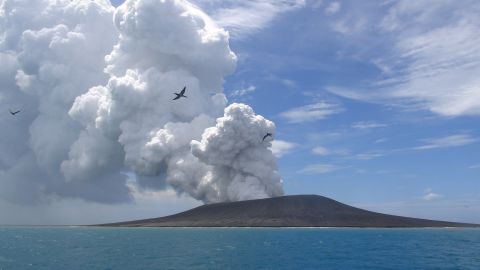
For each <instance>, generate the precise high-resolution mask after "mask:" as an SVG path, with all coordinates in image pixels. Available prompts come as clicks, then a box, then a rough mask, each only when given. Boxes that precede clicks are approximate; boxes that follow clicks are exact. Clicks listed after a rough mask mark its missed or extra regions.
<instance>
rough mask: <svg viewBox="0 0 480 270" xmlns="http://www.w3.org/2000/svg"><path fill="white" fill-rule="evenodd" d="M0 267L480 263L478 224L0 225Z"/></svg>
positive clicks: (349, 266)
mask: <svg viewBox="0 0 480 270" xmlns="http://www.w3.org/2000/svg"><path fill="white" fill-rule="evenodd" d="M0 269H2V270H3V269H402V270H405V269H472V270H478V269H480V230H479V229H326V228H325V229H322V228H315V229H287V228H286V229H273V228H270V229H269V228H262V229H260V228H256V229H254V228H251V229H249V228H245V229H233V228H224V229H223V228H222V229H207V228H204V229H203V228H200V229H181V228H178V229H171V228H163V229H162V228H68V227H0Z"/></svg>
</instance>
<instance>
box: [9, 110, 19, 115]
mask: <svg viewBox="0 0 480 270" xmlns="http://www.w3.org/2000/svg"><path fill="white" fill-rule="evenodd" d="M9 111H10V114H11V115H15V114H17V113H19V112H20V110H18V111H15V112H12V110H9Z"/></svg>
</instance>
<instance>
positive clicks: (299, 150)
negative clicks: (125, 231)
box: [0, 0, 480, 224]
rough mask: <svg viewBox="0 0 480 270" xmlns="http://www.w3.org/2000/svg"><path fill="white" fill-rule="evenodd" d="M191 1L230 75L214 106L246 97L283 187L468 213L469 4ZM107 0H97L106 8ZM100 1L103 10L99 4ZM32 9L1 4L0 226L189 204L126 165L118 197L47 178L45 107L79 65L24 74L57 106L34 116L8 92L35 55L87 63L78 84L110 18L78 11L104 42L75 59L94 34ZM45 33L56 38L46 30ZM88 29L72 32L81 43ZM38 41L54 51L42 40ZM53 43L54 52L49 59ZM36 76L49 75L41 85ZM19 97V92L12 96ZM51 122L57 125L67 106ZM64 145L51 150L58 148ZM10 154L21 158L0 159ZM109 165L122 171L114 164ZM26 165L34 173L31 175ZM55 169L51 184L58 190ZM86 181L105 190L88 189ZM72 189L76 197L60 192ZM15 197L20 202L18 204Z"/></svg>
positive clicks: (376, 206) (55, 153)
mask: <svg viewBox="0 0 480 270" xmlns="http://www.w3.org/2000/svg"><path fill="white" fill-rule="evenodd" d="M191 1H192V2H193V4H194V5H197V6H198V7H200V8H201V9H202V10H204V11H205V13H207V14H208V15H210V17H211V18H212V19H213V20H214V21H215V22H216V23H217V24H218V25H219V26H221V27H224V28H225V29H226V30H227V31H228V32H229V34H230V47H231V49H232V50H233V51H234V52H235V53H236V55H237V58H238V62H237V68H236V71H235V72H234V73H233V74H231V75H230V76H228V77H226V79H225V84H224V89H225V94H226V95H227V97H228V99H229V102H230V103H233V102H241V103H246V104H248V105H250V106H252V107H253V108H254V110H255V111H256V113H257V114H261V115H263V116H265V117H266V118H268V119H270V120H272V121H274V122H275V124H276V134H275V140H274V143H273V147H272V149H273V150H274V153H275V154H276V155H277V156H278V158H279V160H278V162H279V164H278V165H279V170H280V174H281V176H282V178H283V181H284V190H285V193H286V194H319V195H324V196H327V197H330V198H333V199H336V200H339V201H341V202H344V203H348V204H352V205H355V206H358V207H362V208H366V209H370V210H374V211H379V212H384V213H393V214H398V215H406V216H413V217H422V218H431V219H443V220H452V221H464V222H476V223H480V182H479V181H480V126H479V118H480V77H479V76H478V74H480V53H479V52H480V17H479V16H478V14H480V4H479V2H478V1H475V0H465V1H462V2H461V5H459V4H458V3H459V2H458V1H453V0H444V1H433V0H419V1H408V0H405V1H393V0H382V1H353V0H351V1H343V0H282V1H277V0H191ZM53 2H54V1H52V2H51V3H53ZM19 3H20V2H19ZM45 3H46V2H44V4H45ZM69 3H70V2H69ZM79 3H80V2H79ZM85 3H87V2H85ZM121 3H122V1H120V0H112V4H114V5H116V6H118V5H120V4H121ZM88 4H91V2H88ZM103 4H104V7H105V8H106V9H107V10H109V12H113V10H112V9H110V7H109V6H108V1H106V2H103ZM149 4H155V2H154V1H149ZM19 5H20V4H19ZM42 6H44V5H43V4H42V5H38V6H35V5H33V6H29V5H23V4H22V5H21V6H19V9H18V10H24V11H25V12H24V13H22V12H4V17H2V18H7V19H8V20H10V22H12V28H11V29H10V30H12V31H11V33H10V32H9V33H10V34H9V35H7V37H8V38H7V39H6V41H8V42H6V43H5V42H3V43H2V44H4V45H5V46H7V47H5V48H3V47H2V48H3V49H4V53H3V54H2V55H3V56H2V57H4V58H5V57H6V58H5V59H6V60H5V68H4V69H2V70H4V71H1V72H0V73H2V74H4V75H2V76H1V77H2V83H3V84H4V87H3V88H2V89H3V90H2V93H0V102H3V103H2V104H5V105H8V106H22V109H23V108H28V109H25V110H22V113H21V114H19V117H16V118H12V117H10V115H9V114H5V115H1V116H0V118H1V119H0V120H2V121H0V124H2V127H4V128H3V130H5V131H6V132H4V133H3V134H2V140H1V142H2V147H4V148H6V151H4V155H3V156H2V157H0V176H2V177H3V178H2V179H0V180H2V181H0V182H1V184H2V188H1V189H0V193H1V194H0V212H1V213H2V215H1V216H0V224H92V223H102V222H111V221H118V220H130V219H139V218H148V217H152V216H162V215H167V214H172V213H175V212H178V211H181V210H186V209H189V208H191V207H194V206H198V205H200V204H201V202H200V201H198V200H195V199H193V198H192V197H189V196H188V195H185V194H183V195H180V196H178V194H177V193H176V192H175V191H174V190H173V189H171V188H167V189H161V190H156V189H152V190H150V189H144V188H142V187H141V185H136V183H137V184H138V183H139V182H141V181H137V182H135V179H134V176H133V174H131V173H128V172H126V173H125V174H122V175H128V176H129V177H130V179H129V181H128V182H127V186H124V184H125V183H121V184H122V188H124V189H125V190H128V195H129V196H131V197H132V199H133V200H132V201H124V202H123V203H110V204H109V203H105V202H104V201H99V200H98V198H97V200H91V198H90V197H88V196H87V197H85V196H83V195H92V194H94V195H95V194H97V195H99V197H101V198H103V197H105V195H112V194H113V195H115V194H117V193H116V192H115V190H114V189H111V188H110V189H109V186H106V187H103V186H94V185H93V186H90V185H88V183H86V186H88V187H89V188H90V187H92V190H90V189H86V190H78V191H77V190H69V189H67V191H65V190H63V189H62V187H63V185H62V183H63V178H62V177H59V178H58V179H57V178H55V177H57V173H59V172H57V171H56V170H57V168H58V167H59V166H57V165H58V164H59V163H58V162H62V161H63V160H65V155H67V154H66V153H67V152H68V155H70V152H69V151H70V149H71V148H70V146H71V144H70V142H69V141H68V140H66V141H65V142H62V141H56V138H54V137H52V136H50V135H51V133H50V132H55V131H56V130H58V127H64V126H65V125H61V124H62V123H63V122H61V121H58V120H59V119H57V118H58V117H57V116H58V110H60V111H62V110H65V111H62V112H63V113H65V116H66V115H67V114H66V112H67V111H68V110H70V108H71V102H70V101H68V102H66V104H63V103H62V104H56V103H55V101H57V99H58V98H59V97H60V96H59V95H57V94H56V93H57V92H58V91H61V90H62V89H64V88H65V87H66V90H67V91H70V90H72V91H73V90H75V89H77V88H78V89H81V90H82V91H83V90H84V88H82V87H81V85H82V84H87V83H90V82H91V81H89V80H88V79H87V78H86V77H85V76H84V75H83V73H81V74H82V76H77V75H71V76H66V75H65V74H63V73H60V74H54V73H57V72H53V73H52V74H54V75H56V77H55V76H53V77H51V76H50V75H48V72H46V73H45V72H44V73H41V74H40V73H39V74H40V75H42V76H40V77H39V78H40V79H39V80H38V81H37V82H35V83H36V84H35V87H32V89H30V90H31V91H34V92H35V91H39V90H37V88H38V89H43V88H45V89H44V90H45V91H46V95H39V97H41V98H43V99H42V100H43V101H44V102H47V103H52V102H53V104H54V105H55V104H56V106H57V107H55V106H43V107H42V110H40V109H39V113H40V115H41V116H46V118H45V117H43V118H42V117H40V118H42V119H43V120H44V121H43V123H44V124H45V125H43V124H38V123H37V120H36V119H38V118H35V117H37V115H36V114H35V113H36V111H35V106H36V103H35V102H36V101H35V98H31V96H30V95H23V94H21V92H19V91H16V92H15V91H13V90H17V88H18V87H20V86H21V87H22V89H23V88H25V87H26V88H25V89H26V90H28V91H30V90H29V85H30V84H29V83H27V82H30V80H31V78H30V76H26V73H25V72H23V71H26V72H27V73H28V72H31V70H30V68H32V67H33V68H35V67H36V66H35V65H33V64H32V63H37V64H38V65H42V66H45V67H46V69H45V70H44V69H40V70H43V71H48V70H50V69H53V70H54V68H55V65H52V64H51V63H60V64H62V65H70V66H71V64H70V63H73V62H75V63H80V62H82V63H83V62H84V63H83V65H79V66H78V67H79V68H78V70H79V71H81V72H83V70H84V69H85V70H94V72H92V74H93V75H92V76H93V77H94V78H93V77H92V81H93V80H94V79H95V80H94V81H95V82H96V80H97V78H96V77H97V74H101V73H102V72H100V71H101V70H103V68H104V63H103V59H104V55H105V53H109V52H110V50H111V49H110V45H108V42H107V41H108V39H109V38H110V39H112V44H115V43H113V42H114V41H113V40H114V39H115V35H116V34H117V32H116V31H117V30H116V29H115V28H114V26H113V24H112V21H111V18H110V17H109V16H102V15H98V14H97V15H95V12H93V13H91V14H90V13H88V14H90V15H92V16H93V17H92V18H90V19H89V20H88V22H89V23H87V24H86V25H90V24H91V25H95V27H97V26H98V27H99V28H98V29H95V30H96V31H93V32H94V33H97V32H98V33H102V39H103V40H104V41H105V42H104V43H105V44H102V43H98V44H99V48H100V47H102V48H103V47H105V48H103V49H102V50H104V51H102V50H98V52H97V53H94V54H93V55H91V57H90V58H92V59H96V60H92V61H89V60H88V59H89V58H87V57H84V55H83V51H84V50H86V48H85V46H84V45H88V46H87V47H88V48H90V49H91V50H92V51H96V49H97V48H95V50H94V49H93V48H91V44H95V46H97V45H96V44H97V42H91V41H89V42H90V43H88V44H83V43H82V44H80V43H78V42H72V43H68V42H66V41H67V40H70V38H71V39H72V40H73V41H75V40H76V39H75V37H76V36H75V35H69V36H68V38H66V36H65V38H66V39H58V38H57V35H58V36H61V37H63V35H64V32H65V31H64V26H61V27H60V26H59V27H57V26H56V25H55V23H57V22H56V21H55V18H53V19H52V20H51V21H52V23H54V26H55V27H53V28H51V29H50V30H49V31H46V30H45V31H44V29H45V28H43V27H44V26H42V25H46V26H45V27H47V28H48V27H51V25H50V19H46V18H50V17H48V16H39V17H38V18H36V20H32V21H34V22H37V23H38V25H37V23H32V24H34V25H29V23H24V22H25V18H24V17H25V16H30V15H28V14H43V13H41V12H42V11H41V8H42ZM83 6H86V5H83ZM92 6H93V4H92ZM56 7H57V8H60V9H59V11H61V12H57V13H58V14H59V15H58V16H60V17H59V18H57V19H59V21H60V22H61V23H62V24H64V23H65V20H64V18H62V17H61V16H63V15H62V14H64V13H63V12H66V11H69V12H70V11H72V10H67V9H63V8H62V7H61V5H56ZM3 8H4V9H5V8H7V9H8V8H9V6H5V7H3ZM37 9H40V11H38V10H37ZM27 11H28V12H31V13H28V12H27ZM50 11H51V14H53V16H54V17H55V16H57V13H56V12H54V11H53V10H50ZM74 13H75V14H77V15H78V14H80V16H78V17H75V16H73V17H72V26H69V27H72V29H75V31H74V32H76V31H77V30H79V31H80V32H82V31H83V30H85V31H83V32H89V29H90V30H91V27H85V28H78V29H77V27H75V25H76V24H78V23H79V22H83V18H84V15H85V14H86V13H82V11H81V9H75V12H74ZM68 14H70V13H68ZM109 14H110V15H111V14H112V13H109ZM7 15H8V16H7ZM69 16H70V15H69ZM10 17H11V18H12V19H10ZM154 17H155V20H157V19H158V21H160V20H162V18H161V17H156V16H154ZM95 20H99V21H98V22H96V21H95ZM102 20H104V21H102ZM67 21H68V20H67ZM77 21H78V22H77ZM167 25H168V24H167ZM17 28H18V29H17ZM24 28H25V29H30V28H32V29H33V30H32V31H33V32H34V33H37V34H36V35H37V36H38V37H40V38H38V39H36V38H33V37H35V35H29V34H27V35H26V37H31V38H30V39H26V40H23V39H22V41H25V42H26V43H25V44H27V45H28V43H29V42H30V43H31V46H30V47H29V46H27V45H25V44H24V43H22V42H17V41H18V40H16V39H15V37H16V35H15V33H16V31H13V30H18V31H17V32H18V33H17V34H22V35H23V32H24V30H25V29H24ZM37 28H41V29H37ZM22 29H23V30H22ZM52 29H53V30H52ZM148 29H149V28H148ZM152 29H155V28H152ZM165 29H167V30H169V29H170V28H165ZM165 29H163V30H165ZM37 30H38V31H37ZM50 31H53V32H50ZM72 31H73V30H72ZM25 32H26V33H30V32H28V31H25ZM33 32H32V33H33ZM54 32H55V33H57V34H56V35H54V36H52V37H50V36H51V34H50V33H54ZM83 32H82V33H83ZM108 33H110V34H112V35H111V36H110V37H109V36H108ZM182 33H183V32H182ZM183 34H184V33H183ZM97 36H98V35H85V38H86V40H95V38H96V37H97ZM184 36H188V35H184ZM43 38H46V39H45V40H50V39H52V41H55V42H57V41H58V42H59V43H58V44H60V43H61V44H62V46H65V47H62V46H60V47H57V48H55V49H51V48H50V47H49V46H50V45H49V44H48V42H43ZM159 40H160V39H159ZM183 40H184V39H183ZM157 41H158V40H157ZM55 42H54V43H55ZM10 43H12V44H10ZM17 43H18V44H17ZM187 43H188V42H187ZM55 44H57V43H55ZM69 44H70V45H77V46H73V47H72V46H69ZM10 45H11V46H14V45H15V46H17V45H18V48H17V47H15V46H14V47H13V48H14V50H18V52H19V53H18V55H17V56H18V57H17V60H16V61H20V63H23V64H25V63H26V64H27V65H26V66H24V67H23V66H22V69H21V70H20V71H22V72H23V73H22V72H20V73H18V71H17V69H18V67H17V66H16V64H15V63H16V62H13V60H12V59H10V58H11V54H12V52H13V51H8V50H10V49H9V48H10V47H8V46H10ZM47 45H48V46H47ZM107 45H108V46H107ZM37 46H39V47H37ZM37 48H40V49H37ZM5 50H7V52H6V53H5ZM72 51H73V52H77V53H78V51H81V52H82V56H81V57H79V58H78V59H77V58H72V57H71V56H72V55H75V54H72V53H71V52H72ZM39 52H49V53H39ZM142 52H143V50H142ZM64 53H67V55H68V57H61V56H62V55H63V54H64ZM97 54H98V55H97ZM13 55H14V54H13ZM97 56H98V57H97ZM29 57H30V58H29ZM9 59H10V60H9ZM135 59H136V58H135ZM29 60H32V61H33V60H34V61H37V62H32V63H30V62H29ZM9 61H10V62H9ZM52 61H53V62H52ZM95 61H96V62H97V63H96V65H92V62H95ZM5 70H6V71H5ZM73 70H74V71H77V69H73ZM7 71H8V72H13V71H15V72H17V73H8V72H7ZM72 72H73V71H72ZM5 74H6V75H5ZM15 74H16V75H15ZM45 74H46V75H47V76H46V77H43V75H45ZM52 74H51V75H52ZM72 74H76V73H72ZM0 75H1V74H0ZM222 76H223V75H222ZM79 77H81V78H82V81H78V78H79ZM12 78H15V80H13V79H12ZM29 78H30V79H29ZM32 78H33V77H32ZM52 78H56V79H55V82H57V81H58V85H59V87H51V85H52V84H51V83H54V82H53V81H49V79H52ZM44 79H46V84H44ZM72 79H74V80H73V81H75V79H77V81H75V83H74V84H75V85H77V87H73V88H72V89H70V88H71V87H70V83H71V80H72ZM17 80H19V81H20V82H22V84H21V85H18V81H17ZM99 81H102V80H100V79H99ZM62 82H63V83H62ZM37 85H38V86H39V87H37ZM53 85H55V84H53ZM42 87H43V88H42ZM33 88H35V89H33ZM25 89H24V90H25ZM7 90H12V91H7ZM47 90H48V91H47ZM75 96H77V94H75V95H73V97H75ZM21 97H25V98H24V100H23V101H22V100H21V99H20V98H21ZM66 99H69V97H66ZM189 100H191V99H189ZM38 103H39V104H42V102H38ZM26 104H32V105H26ZM155 105H157V104H155ZM142 106H144V105H142ZM156 107H158V106H156ZM46 108H47V109H48V110H47V111H46V112H44V111H43V109H46ZM29 110H30V111H29ZM42 119H40V120H42ZM49 119H52V121H47V120H49ZM34 120H35V121H34ZM64 120H65V121H66V123H70V121H73V120H72V119H71V118H69V117H67V118H66V119H64ZM67 120H68V121H67ZM32 121H33V122H32ZM35 123H36V125H35ZM40 123H42V121H40ZM57 123H58V125H56V124H57ZM32 133H34V134H33V135H32ZM66 133H68V132H66ZM19 134H23V135H19ZM34 135H35V136H34ZM43 135H45V136H43ZM74 135H75V136H76V134H74ZM67 137H68V136H67ZM52 138H53V139H52ZM64 144H65V145H66V147H67V148H65V149H63V148H62V147H60V146H61V145H64ZM32 145H33V146H35V145H37V147H33V148H32ZM38 146H41V147H38ZM31 148H32V149H31ZM57 148H58V149H57ZM79 149H82V148H79ZM64 150H65V151H66V152H64ZM99 150H102V149H99ZM37 152H38V153H37ZM94 152H95V151H94ZM99 152H101V151H99ZM12 153H13V154H12ZM25 153H26V154H25ZM42 153H46V155H47V156H42V155H41V154H42ZM12 156H13V158H12ZM94 156H95V157H96V155H94ZM20 157H22V159H21V162H15V160H20ZM23 157H27V158H25V159H24V158H23ZM62 164H63V163H62ZM92 164H95V163H92ZM17 165H18V166H17ZM10 167H11V169H9V170H8V173H7V174H5V173H6V172H7V171H6V168H10ZM37 167H38V168H37ZM107 167H108V166H107ZM40 168H42V169H44V168H50V169H51V171H48V172H46V171H45V172H44V171H42V170H40ZM62 168H63V167H62ZM109 168H110V167H109ZM112 168H113V167H112ZM115 168H125V167H124V166H123V163H121V165H120V166H117V167H115ZM36 171H39V173H38V174H41V175H38V179H37V175H36V174H37V173H36ZM115 172H118V170H115ZM2 173H3V174H2ZM52 173H53V174H52ZM5 175H7V176H5ZM9 175H12V177H10V176H9ZM32 175H35V177H32ZM52 175H53V176H54V179H51V176H52ZM0 178H1V177H0ZM57 180H58V181H60V180H61V181H60V182H58V183H60V184H59V186H57V185H56V184H55V183H57V182H56V181H57ZM58 183H57V184H58ZM75 183H76V182H75ZM112 183H117V182H112ZM162 183H163V182H162ZM79 184H80V183H79ZM82 185H83V183H82V184H80V186H82ZM67 186H69V185H68V184H67ZM69 187H70V186H69ZM95 187H97V188H95ZM102 188H106V190H108V191H113V192H111V194H110V193H102V191H101V190H102ZM57 189H58V190H57ZM52 190H53V191H52ZM122 190H123V189H122ZM59 191H62V192H63V193H62V192H59ZM70 191H71V192H72V193H69V192H70ZM83 191H85V192H86V193H85V194H83V193H82V192H83ZM90 191H92V192H93V193H92V192H90ZM52 192H53V193H52ZM56 192H59V193H58V194H60V197H59V196H57V195H56V194H57V193H56ZM64 192H66V193H64ZM77 193H78V194H80V195H82V196H83V197H82V196H80V195H78V196H74V195H76V194H77ZM118 194H124V193H121V192H119V193H118ZM125 194H127V193H125ZM37 195H38V197H36V196H37ZM62 195H64V196H63V197H62ZM65 195H66V196H65ZM30 197H31V198H30ZM94 197H95V196H94ZM106 197H109V196H106ZM38 198H41V199H42V200H40V199H38ZM89 198H90V200H89ZM37 199H38V200H37ZM22 200H23V201H25V202H29V203H27V204H24V203H21V202H20V203H19V201H22ZM107 201H108V200H107ZM133 201H134V202H133ZM32 202H33V203H32Z"/></svg>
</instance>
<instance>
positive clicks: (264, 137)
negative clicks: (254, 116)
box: [262, 132, 273, 142]
mask: <svg viewBox="0 0 480 270" xmlns="http://www.w3.org/2000/svg"><path fill="white" fill-rule="evenodd" d="M267 137H272V138H273V135H272V133H269V132H267V134H266V135H265V136H263V139H262V142H264V141H265V139H266V138H267Z"/></svg>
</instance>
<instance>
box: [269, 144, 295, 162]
mask: <svg viewBox="0 0 480 270" xmlns="http://www.w3.org/2000/svg"><path fill="white" fill-rule="evenodd" d="M296 146H297V144H296V143H292V142H287V141H282V140H274V141H273V142H272V147H271V149H272V152H273V154H274V155H275V156H276V157H277V158H280V157H282V156H284V155H286V154H288V153H289V152H290V151H292V150H293V148H295V147H296Z"/></svg>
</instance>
